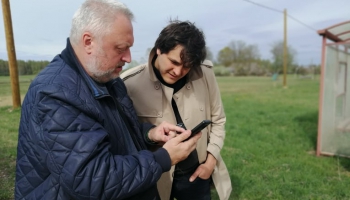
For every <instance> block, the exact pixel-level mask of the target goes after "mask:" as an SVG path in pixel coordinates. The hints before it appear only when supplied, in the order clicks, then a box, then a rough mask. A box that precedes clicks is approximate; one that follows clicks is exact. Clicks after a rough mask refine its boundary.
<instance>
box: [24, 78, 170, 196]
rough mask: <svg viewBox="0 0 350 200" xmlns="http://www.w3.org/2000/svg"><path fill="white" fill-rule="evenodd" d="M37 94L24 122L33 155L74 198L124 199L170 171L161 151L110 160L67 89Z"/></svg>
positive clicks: (97, 130)
mask: <svg viewBox="0 0 350 200" xmlns="http://www.w3.org/2000/svg"><path fill="white" fill-rule="evenodd" d="M36 94H37V95H36V97H35V100H34V102H33V104H32V105H31V109H30V110H31V111H30V116H31V117H30V120H29V123H28V126H29V129H30V130H31V131H30V134H31V137H32V139H31V141H34V143H35V144H34V145H33V147H34V148H35V149H34V151H35V152H36V154H37V155H38V156H39V159H40V160H43V161H44V163H45V165H46V166H47V168H48V169H49V170H50V172H51V174H52V176H56V177H57V179H58V180H59V184H60V185H61V186H62V189H63V190H65V191H66V193H68V194H69V195H70V196H72V197H73V198H74V199H91V198H92V199H123V198H127V197H130V196H133V195H135V194H137V193H139V192H143V191H145V190H147V189H148V188H149V187H151V186H152V185H154V184H156V182H157V180H158V179H159V178H160V176H161V174H162V173H163V171H164V170H166V169H168V168H170V163H165V164H164V162H170V157H169V155H168V153H167V151H166V150H165V149H162V148H161V149H159V150H158V151H157V152H154V153H152V152H150V151H147V150H143V151H139V152H138V153H135V154H133V155H112V154H111V153H110V151H109V148H110V145H111V144H110V143H109V140H108V133H107V132H106V131H105V130H104V128H103V126H102V125H101V124H100V123H98V122H97V120H96V119H94V116H93V115H91V113H88V112H83V111H82V110H84V111H86V110H87V108H86V105H85V104H84V103H83V102H84V100H82V99H79V97H78V96H77V95H76V94H75V93H74V92H69V89H68V88H62V87H59V86H57V85H56V86H52V85H49V86H45V87H44V89H41V91H39V92H37V93H36ZM83 107H84V108H83ZM164 158H165V161H164ZM167 158H168V160H167ZM161 161H162V162H163V163H160V162H161ZM167 165H169V166H167Z"/></svg>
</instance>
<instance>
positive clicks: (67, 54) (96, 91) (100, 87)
mask: <svg viewBox="0 0 350 200" xmlns="http://www.w3.org/2000/svg"><path fill="white" fill-rule="evenodd" d="M61 58H62V60H64V62H66V63H67V65H68V66H69V67H71V68H72V69H74V70H75V71H76V72H77V73H78V74H80V75H81V77H82V79H83V80H84V81H85V82H86V84H87V86H88V87H89V89H90V91H91V93H92V96H93V97H94V98H95V99H99V98H102V97H105V96H110V95H109V92H108V90H107V87H106V84H101V83H97V82H96V81H94V80H93V79H92V78H91V77H90V76H89V75H88V74H87V73H86V71H85V69H84V68H83V66H82V65H81V63H80V62H79V60H78V58H77V56H76V55H75V52H74V49H73V47H72V45H71V43H70V40H69V38H67V46H66V48H65V49H64V50H63V51H62V52H61ZM107 84H108V83H107Z"/></svg>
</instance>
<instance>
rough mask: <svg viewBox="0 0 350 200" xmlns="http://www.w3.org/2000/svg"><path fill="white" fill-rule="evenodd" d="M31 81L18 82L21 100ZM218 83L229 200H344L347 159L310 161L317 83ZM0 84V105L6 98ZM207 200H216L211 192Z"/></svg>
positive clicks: (9, 123)
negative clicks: (223, 110) (222, 112)
mask: <svg viewBox="0 0 350 200" xmlns="http://www.w3.org/2000/svg"><path fill="white" fill-rule="evenodd" d="M32 78H33V77H21V78H20V81H21V93H22V94H23V95H24V94H25V92H26V89H27V88H28V85H29V83H30V80H31V79H32ZM281 78H282V77H280V79H279V80H278V81H276V82H273V81H271V78H269V77H218V82H219V85H220V89H221V93H222V99H223V103H224V107H225V111H226V115H227V125H226V130H227V134H226V140H225V145H224V148H223V150H222V156H223V159H224V160H225V163H226V165H227V167H228V169H229V172H230V176H231V181H232V186H233V192H232V194H231V198H230V199H240V200H250V199H262V200H264V199H283V200H284V199H291V200H294V199H295V200H303V199H305V200H324V199H325V200H328V199H350V191H349V185H350V159H346V158H338V157H316V156H315V150H316V140H317V120H318V91H319V80H318V78H316V79H296V78H295V77H293V76H290V77H288V81H287V84H288V87H287V88H284V87H283V86H282V80H281ZM10 94H11V91H10V84H9V80H8V77H7V78H5V77H0V99H3V98H4V97H5V96H10ZM19 116H20V110H18V109H15V110H13V109H11V107H9V106H2V107H0V119H1V120H0V134H1V135H0V142H1V150H0V199H11V198H13V187H14V167H15V159H16V144H17V134H18V124H19ZM213 199H218V197H217V196H216V194H215V192H214V191H213Z"/></svg>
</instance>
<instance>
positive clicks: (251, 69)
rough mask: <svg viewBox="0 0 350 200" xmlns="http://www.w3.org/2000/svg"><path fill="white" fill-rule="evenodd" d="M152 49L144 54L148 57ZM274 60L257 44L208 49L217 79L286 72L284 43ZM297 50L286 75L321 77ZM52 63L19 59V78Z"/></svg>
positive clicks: (290, 54) (5, 70) (2, 72)
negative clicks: (301, 60)
mask: <svg viewBox="0 0 350 200" xmlns="http://www.w3.org/2000/svg"><path fill="white" fill-rule="evenodd" d="M150 51H151V48H148V49H147V50H146V53H145V58H148V55H149V52H150ZM270 53H271V55H272V59H271V60H268V59H262V58H261V57H260V52H259V48H258V46H257V45H255V44H247V43H246V42H244V41H241V40H238V41H231V42H230V43H229V44H228V45H227V46H225V47H224V48H222V49H221V50H220V51H219V52H218V54H217V56H216V57H214V55H213V53H212V52H211V51H210V48H209V47H207V59H209V60H212V61H213V63H214V71H215V74H216V75H218V76H228V75H235V76H269V75H272V74H281V73H283V41H277V42H275V43H274V44H273V45H272V46H271V49H270ZM296 54H297V51H296V50H295V49H294V48H293V47H292V46H290V45H289V46H288V47H287V62H288V63H287V73H288V74H297V75H302V76H304V75H310V74H319V73H320V66H319V65H312V64H311V65H309V66H302V65H298V64H297V63H296ZM145 58H144V57H142V58H141V59H140V61H139V62H138V61H136V60H133V61H132V62H131V63H129V64H128V65H127V67H128V68H130V67H134V66H137V65H139V64H143V63H146V62H147V60H146V59H145ZM48 64H49V61H34V60H28V61H24V60H18V61H17V66H18V73H19V75H35V74H38V73H39V71H41V70H42V69H44V68H45V67H46V66H47V65H48ZM8 75H9V66H8V61H5V60H1V59H0V76H8Z"/></svg>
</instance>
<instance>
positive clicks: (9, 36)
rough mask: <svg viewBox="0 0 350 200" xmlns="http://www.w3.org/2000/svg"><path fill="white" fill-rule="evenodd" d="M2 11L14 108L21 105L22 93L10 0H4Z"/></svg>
mask: <svg viewBox="0 0 350 200" xmlns="http://www.w3.org/2000/svg"><path fill="white" fill-rule="evenodd" d="M1 2H2V13H3V15H4V26H5V35H6V46H7V55H8V59H9V60H8V63H9V70H10V78H11V89H12V103H13V108H18V107H20V106H21V95H20V93H19V81H18V68H17V59H16V51H15V43H14V39H13V32H12V20H11V9H10V2H9V0H2V1H1Z"/></svg>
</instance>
